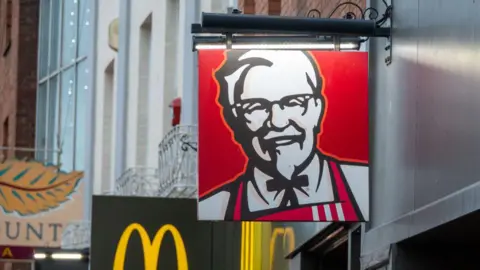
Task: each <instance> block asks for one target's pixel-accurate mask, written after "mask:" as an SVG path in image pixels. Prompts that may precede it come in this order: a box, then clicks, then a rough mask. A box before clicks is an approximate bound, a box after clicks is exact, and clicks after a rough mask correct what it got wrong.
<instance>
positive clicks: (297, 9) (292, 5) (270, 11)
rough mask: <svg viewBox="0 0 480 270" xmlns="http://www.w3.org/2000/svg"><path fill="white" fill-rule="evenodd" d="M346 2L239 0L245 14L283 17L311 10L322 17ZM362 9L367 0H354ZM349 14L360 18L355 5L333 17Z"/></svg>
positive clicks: (298, 14) (348, 6) (339, 9)
mask: <svg viewBox="0 0 480 270" xmlns="http://www.w3.org/2000/svg"><path fill="white" fill-rule="evenodd" d="M343 2H346V1H345V0H239V1H238V6H239V9H240V10H242V11H243V12H244V13H245V14H262V15H283V16H306V15H307V13H308V11H309V10H311V9H317V10H319V11H320V13H321V16H322V17H328V15H329V14H330V13H331V12H332V11H333V10H334V9H335V7H336V6H337V5H338V4H340V3H343ZM352 2H354V3H357V4H358V5H359V6H360V7H362V8H365V6H366V0H353V1H352ZM347 12H354V13H355V14H357V17H359V16H360V12H359V10H358V8H355V7H354V6H353V5H343V6H341V7H340V8H338V9H337V11H336V12H334V14H333V15H332V17H333V18H341V17H343V16H344V15H345V14H346V13H347Z"/></svg>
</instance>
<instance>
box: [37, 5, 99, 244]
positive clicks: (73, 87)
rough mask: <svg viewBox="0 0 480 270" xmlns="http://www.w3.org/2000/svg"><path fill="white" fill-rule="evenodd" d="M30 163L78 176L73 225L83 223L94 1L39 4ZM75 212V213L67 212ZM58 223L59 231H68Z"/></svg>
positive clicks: (87, 180)
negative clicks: (35, 100) (33, 142)
mask: <svg viewBox="0 0 480 270" xmlns="http://www.w3.org/2000/svg"><path fill="white" fill-rule="evenodd" d="M29 2H38V3H39V6H40V7H39V9H40V25H39V27H38V37H39V42H38V55H39V57H38V74H37V76H36V77H37V79H36V80H37V82H36V88H37V103H36V123H37V125H36V130H35V153H36V156H35V158H36V159H37V160H40V161H43V162H45V163H46V164H53V165H55V166H58V167H59V168H60V170H61V171H63V172H71V171H81V172H83V178H82V180H81V183H82V185H81V187H80V188H79V189H77V193H78V195H76V196H78V201H79V202H80V201H81V204H82V206H79V207H76V208H75V210H70V212H71V213H72V215H73V216H76V218H75V219H74V220H71V219H68V220H63V222H74V221H76V220H88V219H89V217H90V208H91V207H90V204H91V195H92V185H91V183H92V175H91V173H92V169H91V168H92V165H93V160H92V158H91V157H90V156H89V155H90V153H91V152H92V151H93V138H92V136H90V133H91V132H92V130H93V126H92V124H91V123H92V119H93V117H94V112H93V109H94V107H93V102H94V92H93V91H94V84H93V80H94V72H93V70H94V66H93V64H94V59H95V50H94V48H95V47H94V44H95V42H94V34H95V31H96V28H95V23H96V19H97V16H96V1H91V0H83V1H80V0H65V1H55V0H40V1H29ZM72 211H73V212H74V211H77V213H73V212H72ZM65 225H66V224H63V226H62V231H61V232H60V236H61V235H62V232H63V233H65V230H67V229H68V228H66V227H65Z"/></svg>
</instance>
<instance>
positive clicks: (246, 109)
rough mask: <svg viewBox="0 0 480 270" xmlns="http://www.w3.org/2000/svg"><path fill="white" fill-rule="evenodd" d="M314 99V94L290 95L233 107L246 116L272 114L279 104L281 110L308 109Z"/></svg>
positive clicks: (244, 101) (255, 99) (249, 100)
mask: <svg viewBox="0 0 480 270" xmlns="http://www.w3.org/2000/svg"><path fill="white" fill-rule="evenodd" d="M313 97H314V95H313V94H299V95H290V96H286V97H283V98H281V99H280V100H276V101H270V100H267V99H264V98H251V99H245V100H241V101H238V102H236V103H235V104H234V105H233V106H234V107H235V108H236V109H237V110H240V111H241V112H242V113H245V114H252V113H255V112H260V111H265V112H267V113H271V112H272V108H273V105H275V104H278V105H279V106H280V108H281V109H284V108H295V107H299V108H304V109H306V108H307V104H308V101H309V100H310V99H312V98H313Z"/></svg>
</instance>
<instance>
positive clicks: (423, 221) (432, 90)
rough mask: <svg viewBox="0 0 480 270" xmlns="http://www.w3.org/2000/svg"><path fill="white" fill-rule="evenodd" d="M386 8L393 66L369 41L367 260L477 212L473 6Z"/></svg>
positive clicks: (478, 7)
mask: <svg viewBox="0 0 480 270" xmlns="http://www.w3.org/2000/svg"><path fill="white" fill-rule="evenodd" d="M393 2H394V3H393V4H394V10H393V63H392V64H391V65H390V66H386V65H385V64H384V58H385V50H384V46H385V40H384V39H372V40H371V41H370V57H371V58H370V77H371V83H370V86H371V89H370V90H371V100H372V101H373V102H370V104H372V111H371V117H372V119H373V121H374V123H375V124H374V125H373V126H372V140H371V142H373V143H372V146H371V147H372V150H371V153H372V154H371V155H372V156H371V158H370V160H371V163H372V175H371V179H372V180H371V181H372V195H371V196H372V202H371V205H372V210H371V213H372V215H371V217H372V218H371V224H370V228H369V231H368V232H367V233H366V237H365V242H364V245H363V250H362V253H364V254H365V253H368V252H372V251H373V250H377V249H380V248H382V247H384V246H388V245H389V244H390V243H394V242H396V241H400V240H402V239H405V238H408V237H411V236H413V235H415V234H418V233H420V232H422V231H425V230H428V229H430V228H432V227H435V226H437V225H439V224H441V223H443V222H447V221H449V220H451V219H454V218H456V217H458V216H461V215H463V214H465V213H467V212H468V211H471V210H473V209H475V208H478V207H479V206H480V205H479V203H478V202H477V201H479V200H478V199H477V198H480V192H478V191H479V190H480V189H479V187H477V186H471V185H473V184H475V183H477V182H478V179H479V173H478V170H477V168H478V165H477V161H478V160H480V143H478V142H477V141H478V139H479V138H480V125H479V124H478V118H479V116H480V106H478V104H479V103H480V88H479V87H478V84H477V83H478V80H480V79H477V78H478V74H479V71H480V46H479V45H480V43H479V36H480V32H479V31H480V18H479V17H478V16H477V14H479V12H480V1H476V0H455V1H452V0H395V1H393ZM371 5H372V6H374V7H382V6H383V4H382V0H371ZM373 121H372V122H373ZM468 189H471V190H472V191H471V192H469V193H468ZM473 189H475V192H473Z"/></svg>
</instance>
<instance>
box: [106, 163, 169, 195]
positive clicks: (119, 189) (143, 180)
mask: <svg viewBox="0 0 480 270" xmlns="http://www.w3.org/2000/svg"><path fill="white" fill-rule="evenodd" d="M159 186H160V178H159V174H158V169H157V168H146V167H134V168H130V169H128V170H126V171H125V172H124V173H123V174H122V175H121V176H120V178H119V179H117V181H116V185H115V195H117V196H138V197H158V196H160V193H159Z"/></svg>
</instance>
